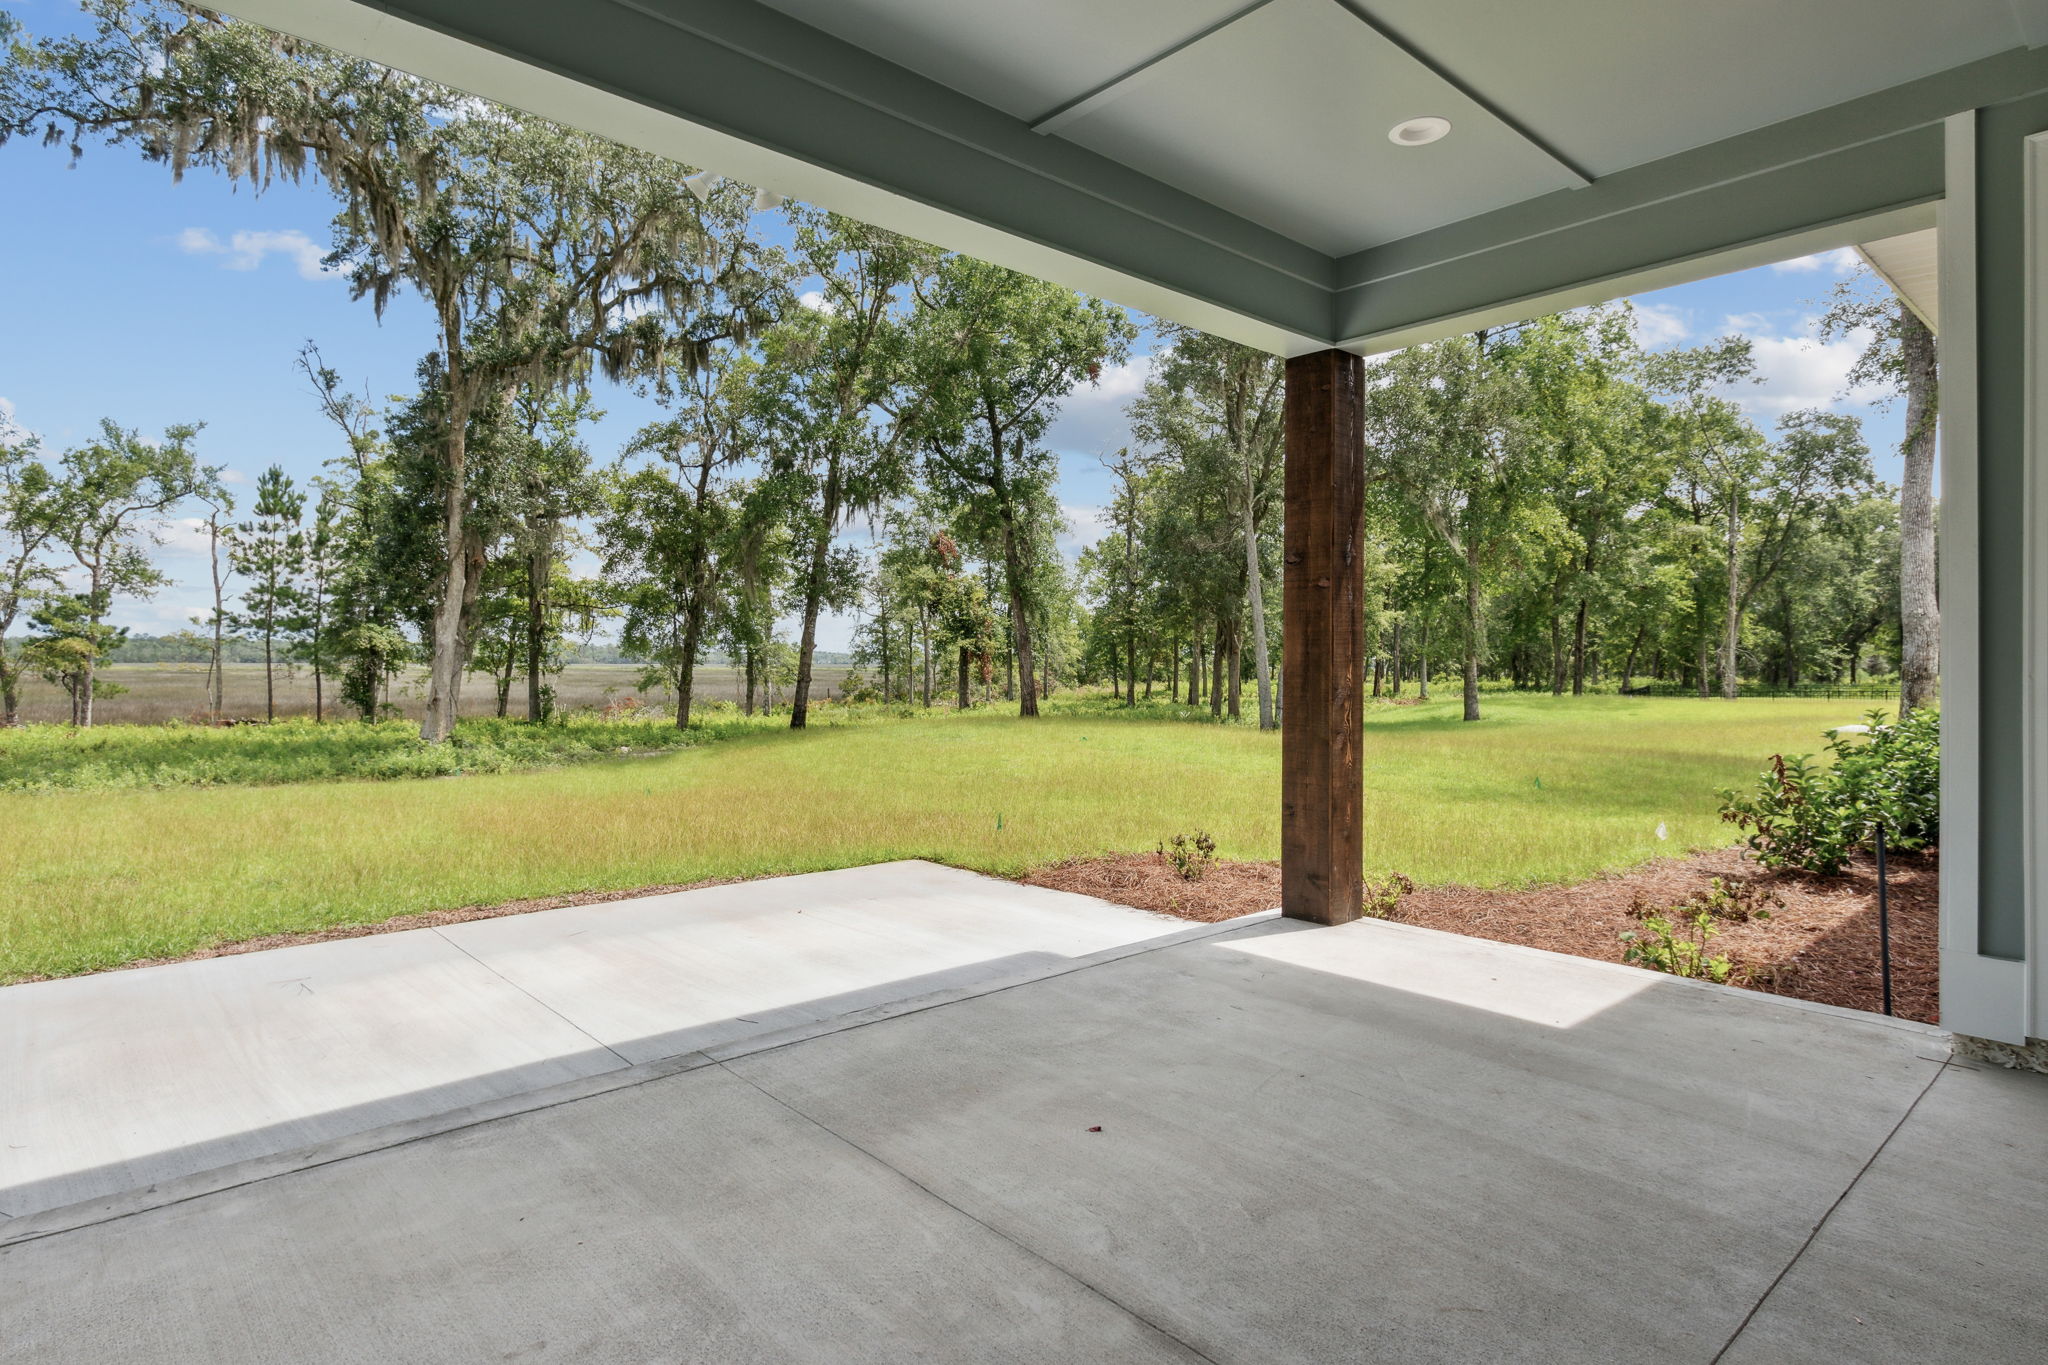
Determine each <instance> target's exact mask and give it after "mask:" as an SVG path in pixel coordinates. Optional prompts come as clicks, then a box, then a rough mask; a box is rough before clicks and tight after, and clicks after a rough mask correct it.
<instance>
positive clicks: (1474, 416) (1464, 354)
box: [1365, 332, 1554, 721]
mask: <svg viewBox="0 0 2048 1365" xmlns="http://www.w3.org/2000/svg"><path fill="white" fill-rule="evenodd" d="M1501 344H1502V343H1501V342H1500V341H1499V340H1498V339H1494V338H1489V337H1488V335H1487V334H1486V333H1483V332H1482V333H1480V334H1478V335H1477V336H1474V337H1453V338H1450V339H1448V340H1445V341H1440V342H1435V343H1432V344H1430V345H1427V346H1415V347H1411V348H1409V349H1408V350H1406V351H1401V352H1398V353H1396V354H1395V355H1392V356H1389V357H1388V358H1387V359H1386V360H1385V361H1384V362H1383V363H1381V364H1380V365H1377V366H1375V367H1373V368H1372V369H1371V370H1370V371H1369V372H1368V374H1367V385H1366V393H1365V415H1366V422H1365V429H1366V456H1367V460H1368V463H1369V465H1370V466H1371V467H1372V468H1373V469H1374V471H1375V472H1376V473H1377V474H1378V476H1379V477H1381V478H1383V479H1385V480H1386V481H1387V483H1388V484H1389V485H1390V486H1391V487H1392V488H1393V489H1394V490H1396V491H1397V492H1398V494H1399V495H1400V496H1401V497H1402V499H1403V500H1404V501H1405V502H1406V503H1407V504H1408V506H1409V507H1410V508H1411V509H1413V511H1414V513H1415V514H1416V516H1417V517H1418V518H1419V519H1420V520H1421V522H1422V523H1423V524H1424V525H1426V526H1427V527H1428V528H1429V529H1430V530H1431V531H1432V532H1434V533H1435V537H1436V539H1437V541H1438V542H1439V543H1440V544H1441V545H1442V546H1443V547H1444V548H1445V549H1446V550H1448V551H1449V553H1450V557H1451V560H1452V562H1453V563H1454V564H1455V566H1456V570H1457V575H1458V579H1459V586H1460V589H1461V596H1462V598H1463V606H1464V610H1463V613H1462V618H1463V619H1462V621H1461V623H1460V624H1461V626H1462V644H1463V649H1464V718H1465V719H1466V720H1468V721H1474V720H1478V719H1479V671H1480V662H1481V658H1482V655H1483V653H1484V651H1485V647H1486V610H1485V608H1486V595H1487V590H1488V588H1489V586H1490V578H1491V575H1492V574H1493V572H1494V571H1495V570H1496V569H1497V568H1498V566H1499V564H1500V563H1501V561H1502V560H1503V559H1504V558H1505V557H1507V556H1508V555H1510V554H1511V553H1513V552H1514V550H1515V547H1516V538H1517V536H1518V535H1520V534H1521V533H1522V532H1523V530H1524V529H1525V524H1526V522H1527V520H1528V518H1529V517H1530V516H1532V515H1538V514H1541V513H1543V512H1544V511H1545V510H1546V508H1545V505H1544V498H1543V493H1544V490H1545V474H1546V473H1547V469H1546V466H1545V457H1546V453H1547V452H1546V450H1545V447H1544V446H1543V444H1542V443H1541V442H1540V441H1539V440H1538V439H1537V437H1536V433H1535V432H1534V431H1533V430H1532V429H1531V426H1530V423H1529V420H1528V417H1527V415H1526V412H1527V406H1526V381H1525V379H1524V377H1523V376H1522V375H1521V374H1520V372H1518V371H1517V370H1516V369H1514V368H1513V367H1512V366H1510V365H1508V364H1504V363H1502V362H1501V359H1500V357H1498V356H1497V355H1496V354H1494V351H1495V350H1497V349H1498V348H1499V347H1500V345H1501ZM1552 515H1554V513H1552Z"/></svg>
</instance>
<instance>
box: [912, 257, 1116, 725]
mask: <svg viewBox="0 0 2048 1365" xmlns="http://www.w3.org/2000/svg"><path fill="white" fill-rule="evenodd" d="M912 328H913V334H912V338H911V350H912V359H911V365H912V372H913V374H914V376H915V378H914V385H915V388H916V391H917V393H918V401H919V402H920V404H921V405H922V406H921V409H920V411H919V413H918V416H917V419H916V423H915V431H916V436H917V444H918V447H919V451H920V453H921V454H922V456H923V458H924V464H925V472H926V477H927V478H928V479H929V480H930V482H931V484H932V486H933V488H934V489H935V490H936V491H937V492H938V493H939V495H940V496H941V497H942V498H944V499H945V500H946V501H947V502H948V503H950V504H951V505H953V506H955V507H958V508H960V509H961V512H962V515H963V517H965V518H966V519H967V520H968V522H969V523H970V530H971V532H972V534H973V535H974V536H975V537H976V538H977V539H984V540H986V541H987V542H988V543H989V544H990V545H991V546H992V547H993V549H994V550H995V552H996V555H997V556H998V557H999V562H1000V564H1001V567H1002V577H1003V588H1004V597H1005V599H1006V605H1007V607H1008V615H1009V618H1010V619H1009V629H1010V635H1011V641H1012V650H1013V654H1014V658H1015V664H1016V669H1017V672H1018V674H1019V676H1020V677H1021V678H1022V679H1023V685H1022V686H1021V687H1020V688H1019V689H1018V693H1017V697H1018V707H1017V709H1018V714H1020V715H1024V716H1035V715H1037V714H1038V691H1039V688H1038V685H1037V683H1036V676H1037V675H1036V660H1035V658H1034V656H1033V654H1032V642H1031V629H1032V623H1033V619H1034V610H1035V608H1036V607H1037V606H1038V604H1037V603H1036V602H1034V601H1033V599H1032V596H1031V584H1032V575H1033V570H1034V568H1035V566H1036V564H1037V561H1039V560H1040V559H1042V558H1043V557H1044V556H1045V555H1047V554H1048V553H1051V552H1052V551H1053V548H1054V547H1053V541H1054V537H1055V535H1056V532H1057V511H1056V509H1052V515H1051V516H1047V515H1046V514H1045V511H1046V504H1047V501H1048V495H1049V490H1050V488H1051V486H1052V483H1053V480H1054V478H1055V477H1056V475H1057V464H1056V462H1055V459H1054V457H1053V455H1052V453H1051V452H1050V451H1048V450H1046V449H1045V448H1044V446H1043V445H1042V444H1041V442H1042V438H1043V437H1044V435H1045V432H1046V429H1047V428H1048V427H1049V426H1050V425H1051V424H1052V419H1053V417H1054V416H1055V415H1056V414H1057V412H1058V410H1059V404H1060V401H1061V400H1062V399H1063V398H1065V397H1066V395H1067V394H1068V393H1070V392H1072V391H1073V390H1074V389H1075V388H1076V387H1078V386H1079V385H1081V384H1083V383H1088V382H1092V381H1093V380H1095V379H1096V378H1097V377H1098V376H1099V375H1100V374H1101V372H1102V369H1103V367H1104V366H1105V365H1111V364H1115V363H1118V362H1120V361H1122V360H1123V359H1124V357H1125V356H1126V355H1127V354H1128V353H1129V348H1130V343H1131V341H1132V339H1133V338H1134V336H1135V335H1136V330H1137V329H1136V328H1135V327H1134V326H1133V325H1132V324H1131V321H1130V319H1129V318H1128V317H1127V316H1125V314H1124V312H1123V310H1121V309H1119V308H1116V307H1115V306H1113V305H1111V304H1107V303H1103V302H1100V301H1099V300H1094V299H1087V298H1083V297H1082V296H1081V295H1079V294H1076V293H1074V292H1073V291H1072V290H1069V289H1063V288H1061V287H1059V286H1058V285H1052V284H1046V283H1044V282H1042V281H1039V280H1034V279H1031V278H1029V277H1027V276H1024V275H1019V274H1017V273H1016V272H1015V271H1012V270H1006V269H1003V268H1002V267H1000V266H994V265H989V264H986V263H984V262H981V261H974V260H970V259H968V258H966V257H964V256H953V257H948V258H946V259H945V260H944V261H942V262H941V263H940V265H939V267H938V269H937V270H936V271H934V272H933V276H932V279H931V280H930V282H929V284H928V285H927V286H926V287H925V288H924V290H923V292H922V293H921V294H920V307H919V309H918V310H917V313H916V315H915V317H914V319H913V322H912Z"/></svg>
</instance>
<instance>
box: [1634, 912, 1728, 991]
mask: <svg viewBox="0 0 2048 1365" xmlns="http://www.w3.org/2000/svg"><path fill="white" fill-rule="evenodd" d="M1720 932H1721V928H1720V926H1719V925H1717V924H1715V923H1714V916H1713V912H1711V911H1708V910H1702V911H1700V912H1699V913H1698V914H1695V915H1681V916H1680V917H1679V918H1678V920H1677V921H1675V922H1674V921H1672V920H1670V919H1667V918H1665V917H1664V916H1663V915H1645V916H1644V917H1643V927H1642V930H1641V931H1640V932H1638V931H1637V930H1634V929H1625V930H1623V931H1622V934H1621V940H1622V942H1624V943H1626V944H1627V945H1628V948H1627V949H1626V950H1625V951H1624V952H1623V953H1622V955H1621V960H1622V961H1623V962H1628V963H1633V964H1634V965H1636V966H1638V967H1648V968H1649V969H1650V970H1651V971H1653V972H1669V973H1670V974H1671V975H1672V976H1689V977H1692V978H1694V979H1695V980H1699V981H1726V980H1727V979H1728V977H1729V974H1730V973H1732V972H1733V971H1734V970H1735V964H1734V963H1732V962H1730V961H1729V960H1728V958H1727V956H1726V955H1725V954H1723V955H1721V956H1717V957H1708V956H1707V942H1708V940H1710V939H1712V938H1713V937H1714V935H1716V934H1718V933H1720Z"/></svg>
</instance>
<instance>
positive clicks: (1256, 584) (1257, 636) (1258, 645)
mask: <svg viewBox="0 0 2048 1365" xmlns="http://www.w3.org/2000/svg"><path fill="white" fill-rule="evenodd" d="M1244 574H1245V588H1246V590H1245V595H1246V596H1247V597H1248V598H1249V599H1250V600H1251V607H1252V662H1253V664H1254V665H1256V667H1257V669H1258V674H1259V728H1260V729H1261V730H1271V729H1274V728H1275V727H1276V726H1278V724H1279V722H1278V721H1277V720H1276V719H1275V718H1274V716H1273V661H1272V658H1271V657H1270V651H1269V650H1268V648H1267V644H1266V582H1265V578H1266V576H1265V574H1264V573H1262V572H1260V567H1259V528H1258V519H1257V518H1256V517H1255V516H1253V514H1252V466H1251V461H1250V460H1249V459H1247V460H1246V461H1245V465H1244ZM1232 714H1233V715H1234V714H1236V712H1235V710H1234V709H1233V711H1232Z"/></svg>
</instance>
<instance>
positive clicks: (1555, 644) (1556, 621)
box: [1550, 611, 1565, 697]
mask: <svg viewBox="0 0 2048 1365" xmlns="http://www.w3.org/2000/svg"><path fill="white" fill-rule="evenodd" d="M1564 678H1565V655H1564V622H1563V618H1561V617H1560V616H1559V615H1558V614H1557V613H1556V612H1554V611H1553V612H1551V613H1550V695H1551V696H1553V697H1561V696H1563V695H1564Z"/></svg>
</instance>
